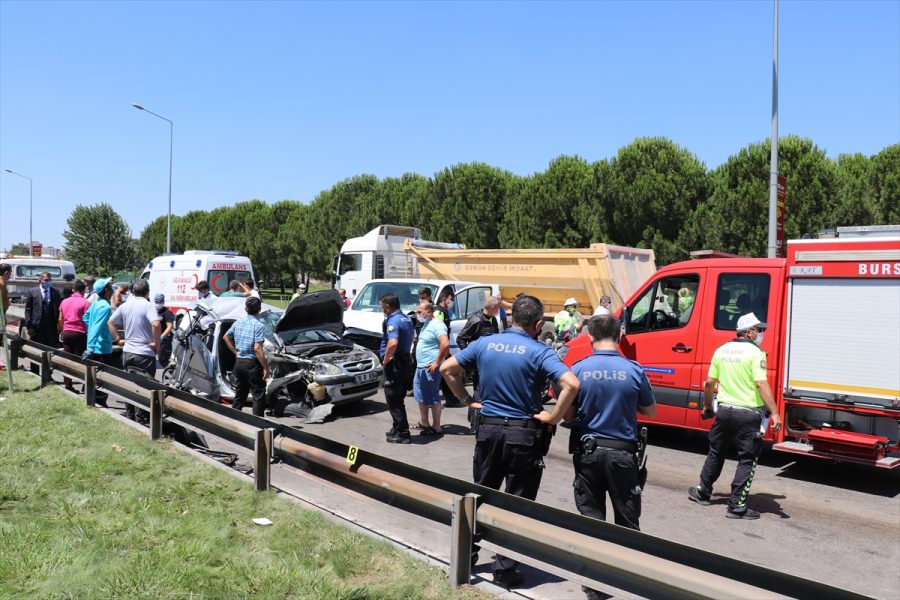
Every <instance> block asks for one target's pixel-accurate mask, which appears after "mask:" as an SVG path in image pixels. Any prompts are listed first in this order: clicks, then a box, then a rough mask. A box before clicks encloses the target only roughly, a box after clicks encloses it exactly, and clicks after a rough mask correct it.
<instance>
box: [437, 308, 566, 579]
mask: <svg viewBox="0 0 900 600" xmlns="http://www.w3.org/2000/svg"><path fill="white" fill-rule="evenodd" d="M543 316H544V306H543V305H542V304H541V301H540V300H538V299H537V298H535V297H533V296H520V297H519V298H517V299H516V301H515V303H513V308H512V321H513V322H512V326H511V327H510V328H509V329H507V330H506V331H504V332H503V333H500V334H496V335H491V336H487V337H482V338H479V339H477V340H475V341H474V342H472V343H471V344H469V345H468V346H467V347H466V349H465V350H462V351H460V352H459V354H457V355H456V356H455V357H453V358H450V359H449V360H447V361H445V362H444V364H442V365H441V375H443V376H444V378H446V380H447V383H448V384H449V385H450V389H451V390H452V391H453V393H454V394H456V395H457V396H459V397H460V398H465V402H466V404H467V405H469V406H470V407H472V408H480V409H481V414H480V415H475V419H476V420H475V423H476V424H477V431H476V434H475V456H474V457H473V463H474V464H473V471H474V475H475V483H479V484H481V485H485V486H487V487H489V488H493V489H495V490H497V489H500V484H501V483H503V480H504V479H505V480H506V489H505V491H506V493H507V494H513V495H516V496H521V497H523V498H528V499H529V500H534V499H535V497H536V496H537V491H538V487H539V486H540V484H541V475H542V473H543V469H544V459H543V456H544V454H545V451H544V449H543V448H542V445H543V444H542V442H544V441H548V440H545V439H542V438H543V436H545V435H550V434H549V433H548V432H547V431H546V429H545V428H544V427H543V426H542V424H541V423H540V422H538V421H537V420H536V419H535V418H534V417H535V415H536V414H538V413H541V411H542V410H543V405H542V402H541V393H542V391H543V389H544V386H545V385H546V381H547V379H548V378H549V379H551V380H553V381H555V382H556V383H558V384H559V386H560V388H561V392H560V394H559V397H558V399H557V407H556V408H555V409H554V415H557V414H558V415H559V417H560V418H561V416H562V414H564V413H565V411H566V409H567V408H568V407H569V406H570V405H571V403H572V401H573V400H574V399H575V395H576V394H577V392H578V380H577V379H576V378H575V376H574V375H573V374H572V373H571V372H570V371H569V370H568V369H567V368H566V366H565V365H564V364H563V362H562V361H561V360H560V359H559V357H558V356H557V355H556V353H555V352H554V351H553V350H552V349H551V348H550V347H549V346H547V345H545V344H542V343H540V342H538V341H537V340H535V339H534V338H535V337H536V336H537V334H538V333H539V332H540V331H541V321H542V319H543ZM476 367H477V368H478V371H479V372H480V373H481V387H480V396H479V400H480V402H475V401H474V399H473V398H472V396H471V395H470V394H469V393H468V392H467V391H466V389H465V386H464V385H463V379H462V376H463V369H473V368H476ZM544 414H545V415H546V414H547V413H544ZM548 417H549V415H548ZM476 559H477V548H476V549H475V555H474V556H473V562H474V560H476ZM517 564H518V563H517V562H516V561H515V560H512V559H510V558H506V557H505V556H501V555H500V554H497V555H496V557H495V560H494V563H493V564H492V565H491V570H492V571H493V573H494V581H495V582H497V583H500V584H504V585H506V586H513V585H518V584H520V583H521V582H522V574H521V573H520V572H519V571H518V570H516V565H517Z"/></svg>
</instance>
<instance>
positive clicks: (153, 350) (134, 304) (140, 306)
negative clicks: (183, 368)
mask: <svg viewBox="0 0 900 600" xmlns="http://www.w3.org/2000/svg"><path fill="white" fill-rule="evenodd" d="M131 292H132V297H131V299H130V300H129V301H128V302H126V303H124V304H122V305H121V306H119V308H118V310H116V312H114V313H113V316H112V318H111V319H110V320H109V331H110V333H112V338H113V344H118V345H120V346H124V348H123V349H122V350H123V353H122V368H124V369H126V370H128V369H129V367H131V369H132V370H135V369H136V370H139V371H143V372H144V373H146V374H147V376H148V377H150V378H151V379H152V378H153V377H155V376H156V354H157V352H158V351H159V337H160V332H161V327H160V324H159V313H157V311H156V307H155V306H154V305H153V304H151V303H150V284H149V283H147V281H146V280H144V279H138V280H137V281H136V282H134V286H133V287H132V290H131ZM120 328H121V329H123V330H124V333H125V335H124V337H123V336H120V335H119V329H120ZM141 414H142V415H145V414H146V413H145V412H144V411H141ZM125 417H127V418H129V419H132V420H134V419H135V414H134V405H132V404H126V405H125Z"/></svg>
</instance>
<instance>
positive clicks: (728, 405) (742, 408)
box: [719, 402, 765, 414]
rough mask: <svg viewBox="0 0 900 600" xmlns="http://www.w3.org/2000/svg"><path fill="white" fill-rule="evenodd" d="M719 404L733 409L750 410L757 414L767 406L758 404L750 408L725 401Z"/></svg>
mask: <svg viewBox="0 0 900 600" xmlns="http://www.w3.org/2000/svg"><path fill="white" fill-rule="evenodd" d="M719 406H720V407H722V406H724V407H726V408H730V409H732V410H749V411H750V412H755V413H756V414H762V413H764V412H765V406H757V407H756V408H750V407H749V406H738V405H737V404H726V403H724V402H720V403H719Z"/></svg>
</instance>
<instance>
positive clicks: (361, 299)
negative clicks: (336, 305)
mask: <svg viewBox="0 0 900 600" xmlns="http://www.w3.org/2000/svg"><path fill="white" fill-rule="evenodd" d="M422 288H428V289H429V290H431V297H432V298H434V297H435V296H436V295H437V286H436V285H432V284H430V283H404V282H400V281H376V282H372V283H367V284H366V286H365V287H364V288H363V289H362V291H361V292H360V293H359V294H357V296H356V299H355V300H354V301H353V306H351V307H350V309H351V310H359V311H363V312H381V297H382V296H384V295H385V294H389V293H393V294H397V297H398V298H399V299H400V310H402V311H403V312H405V313H406V312H410V311H412V310H416V306H418V305H419V290H420V289H422Z"/></svg>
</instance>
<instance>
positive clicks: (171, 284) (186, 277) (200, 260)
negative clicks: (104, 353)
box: [141, 250, 254, 313]
mask: <svg viewBox="0 0 900 600" xmlns="http://www.w3.org/2000/svg"><path fill="white" fill-rule="evenodd" d="M253 278H254V277H253V265H251V264H250V259H249V258H247V257H246V256H240V255H239V254H238V253H237V252H233V251H227V250H187V251H185V253H184V254H166V255H164V256H157V257H156V258H154V259H153V260H151V261H150V262H149V263H147V267H146V268H145V269H144V272H143V273H142V274H141V279H146V280H147V281H148V282H149V283H150V296H151V297H152V296H155V295H156V294H165V296H166V306H167V307H168V308H170V309H172V311H173V312H176V313H180V312H184V311H185V310H187V309H188V308H190V307H192V306H193V305H194V304H195V303H196V302H197V300H198V297H197V290H196V289H195V288H196V287H197V283H198V282H200V281H203V280H206V281H207V282H208V283H209V291H210V292H212V293H213V294H215V295H216V296H218V295H219V294H221V293H222V292H224V291H226V290H227V289H228V284H229V283H231V282H232V281H234V280H238V281H247V280H248V279H253Z"/></svg>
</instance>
